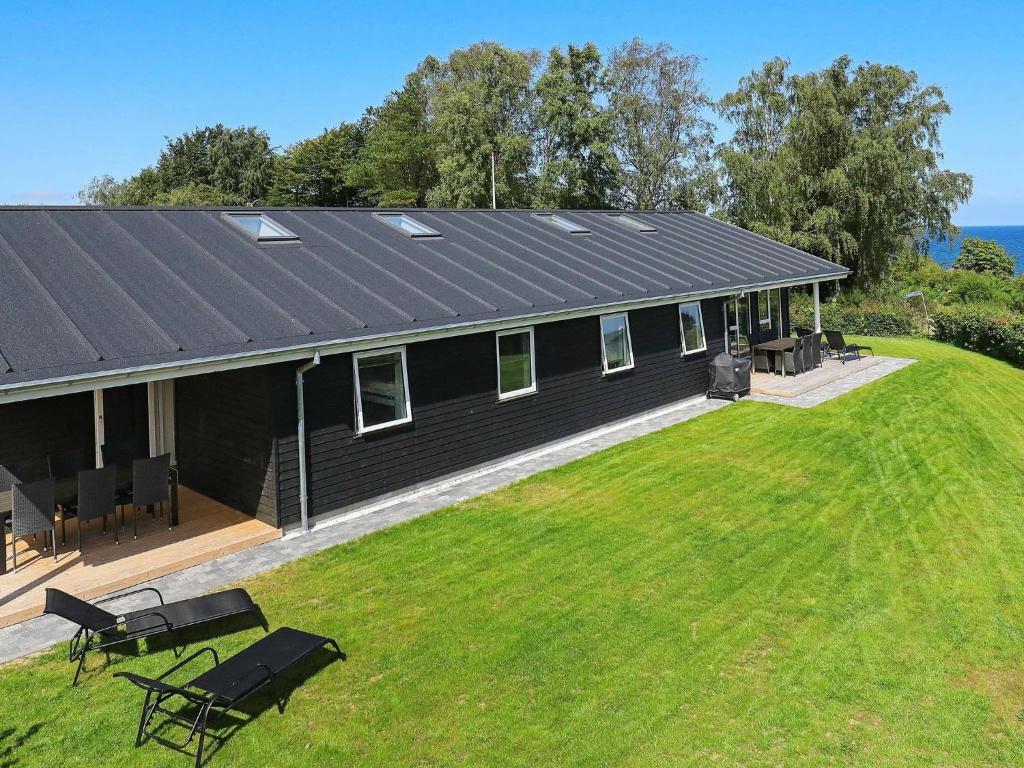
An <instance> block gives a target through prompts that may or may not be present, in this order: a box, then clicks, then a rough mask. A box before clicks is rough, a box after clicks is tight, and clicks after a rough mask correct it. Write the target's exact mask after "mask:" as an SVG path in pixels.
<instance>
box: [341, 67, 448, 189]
mask: <svg viewBox="0 0 1024 768" xmlns="http://www.w3.org/2000/svg"><path fill="white" fill-rule="evenodd" d="M364 123H365V124H366V126H367V127H366V139H365V141H364V143H363V146H362V149H361V150H360V152H359V156H358V158H357V159H356V162H355V163H354V164H353V166H352V167H351V168H350V169H349V173H348V184H349V185H350V186H352V187H359V188H362V189H363V190H364V192H365V194H366V196H367V197H368V198H370V199H371V200H372V201H373V202H374V203H375V204H376V205H380V206H388V207H395V206H416V207H423V206H425V205H426V204H427V194H428V192H429V191H430V190H431V188H432V187H433V186H434V185H435V184H436V183H437V162H436V159H435V152H434V142H433V135H432V133H431V132H430V130H429V126H428V122H427V92H426V87H425V86H424V84H423V82H422V78H421V77H419V76H417V75H416V74H415V73H414V74H412V75H410V76H409V77H407V78H406V81H405V87H404V88H403V89H402V90H400V91H394V92H393V93H392V94H391V95H389V96H388V97H387V98H386V99H385V100H384V103H383V104H382V105H381V106H379V107H370V108H369V109H368V110H366V116H365V117H364Z"/></svg>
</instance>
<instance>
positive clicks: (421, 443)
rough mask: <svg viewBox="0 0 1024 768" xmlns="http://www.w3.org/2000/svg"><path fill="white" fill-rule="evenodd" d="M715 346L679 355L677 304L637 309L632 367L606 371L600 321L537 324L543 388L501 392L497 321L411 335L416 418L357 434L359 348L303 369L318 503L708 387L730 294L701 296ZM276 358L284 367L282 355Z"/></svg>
mask: <svg viewBox="0 0 1024 768" xmlns="http://www.w3.org/2000/svg"><path fill="white" fill-rule="evenodd" d="M702 309H703V315H704V326H705V333H706V336H707V341H708V350H707V352H699V353H696V354H692V355H687V356H686V357H685V358H684V357H682V356H681V355H680V336H679V318H678V314H677V309H676V307H675V306H666V307H654V308H650V309H642V310H637V311H633V312H630V313H629V321H630V335H631V338H632V347H633V356H634V360H635V367H634V369H633V370H630V371H624V372H621V373H612V374H608V375H602V371H601V341H600V321H599V319H598V317H596V316H594V317H586V318H579V319H573V320H566V321H562V322H556V323H544V324H540V325H537V326H535V328H534V344H535V354H536V371H537V392H536V393H534V394H531V395H526V396H523V397H519V398H515V399H510V400H504V401H501V400H499V399H498V394H497V370H496V359H495V354H496V353H495V341H494V338H495V337H494V334H493V333H481V334H472V335H466V336H457V337H451V338H447V339H438V340H435V341H428V342H422V343H419V344H412V345H409V346H408V347H407V359H408V373H409V389H410V397H411V400H412V415H413V420H412V423H411V424H407V425H403V426H400V427H396V428H394V429H386V430H382V431H380V432H374V433H370V434H367V435H363V436H356V435H355V434H354V421H355V414H354V405H353V401H354V395H353V377H352V359H351V356H349V355H337V356H331V357H326V358H324V359H323V361H322V362H321V364H320V366H318V367H317V368H315V369H314V370H312V371H311V372H310V373H308V374H306V386H305V402H306V426H307V450H308V472H309V475H308V477H309V481H310V482H309V492H310V511H311V513H312V514H318V513H323V512H328V511H331V510H333V509H337V508H339V507H343V506H346V505H349V504H352V503H355V502H358V501H363V500H366V499H369V498H372V497H375V496H379V495H382V494H385V493H390V492H394V491H396V490H400V489H402V488H404V487H408V486H410V485H414V484H416V483H420V482H423V481H426V480H430V479H432V478H436V477H439V476H442V475H445V474H448V473H451V472H455V471H458V470H461V469H465V468H468V467H471V466H473V465H476V464H480V463H484V462H487V461H492V460H495V459H498V458H501V457H502V456H507V455H509V454H512V453H515V452H517V451H521V450H525V449H528V448H531V447H534V446H537V445H540V444H542V443H545V442H548V441H550V440H555V439H558V438H562V437H565V436H568V435H571V434H574V433H577V432H581V431H585V430H587V429H592V428H595V427H598V426H601V425H602V424H607V423H609V422H612V421H615V420H617V419H622V418H626V417H629V416H631V415H634V414H636V413H640V412H642V411H645V410H649V409H652V408H657V407H659V406H662V405H666V404H668V403H672V402H676V401H678V400H682V399H685V398H687V397H692V396H694V395H698V394H701V393H703V392H704V391H705V389H706V387H707V360H708V358H709V357H710V356H713V355H715V354H717V353H718V352H720V351H721V350H722V346H723V340H722V336H723V333H722V310H721V301H720V300H717V299H714V300H708V301H704V302H703V303H702ZM275 368H277V367H275ZM292 373H293V368H292V367H288V368H285V369H283V370H279V371H278V372H277V373H276V374H275V379H274V380H275V402H276V404H277V405H276V407H275V413H276V416H277V429H278V436H279V440H278V446H277V450H278V490H279V494H280V498H279V508H280V512H281V520H282V522H285V523H287V522H294V521H296V520H298V517H299V503H298V455H297V450H296V440H295V407H294V390H293V389H292V376H291V374H292Z"/></svg>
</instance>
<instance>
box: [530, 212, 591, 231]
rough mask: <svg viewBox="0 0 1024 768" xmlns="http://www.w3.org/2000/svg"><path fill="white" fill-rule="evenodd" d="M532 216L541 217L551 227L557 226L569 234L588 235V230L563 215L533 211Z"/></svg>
mask: <svg viewBox="0 0 1024 768" xmlns="http://www.w3.org/2000/svg"><path fill="white" fill-rule="evenodd" d="M533 215H534V216H537V217H538V218H541V219H543V220H544V221H546V222H548V223H549V224H550V225H551V226H553V227H558V228H559V229H560V230H562V231H563V232H568V233H569V234H570V235H589V234H590V230H589V229H587V228H586V227H584V226H580V225H579V224H577V223H576V222H574V221H569V220H568V219H567V218H565V217H563V216H558V215H556V214H554V213H535V214H533Z"/></svg>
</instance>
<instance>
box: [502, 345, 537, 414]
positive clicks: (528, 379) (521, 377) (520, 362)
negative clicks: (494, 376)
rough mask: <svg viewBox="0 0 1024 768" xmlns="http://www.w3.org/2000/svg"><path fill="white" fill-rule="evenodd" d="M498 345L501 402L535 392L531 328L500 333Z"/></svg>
mask: <svg viewBox="0 0 1024 768" xmlns="http://www.w3.org/2000/svg"><path fill="white" fill-rule="evenodd" d="M497 345H498V397H499V398H500V399H502V400H504V399H506V398H510V397H518V396H519V395H528V394H530V393H531V392H536V391H537V374H536V371H535V369H534V363H533V328H526V329H519V330H515V331H500V332H499V333H498V335H497Z"/></svg>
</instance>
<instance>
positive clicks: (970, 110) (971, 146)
mask: <svg viewBox="0 0 1024 768" xmlns="http://www.w3.org/2000/svg"><path fill="white" fill-rule="evenodd" d="M0 18H2V19H3V22H4V23H3V28H4V43H3V45H2V46H0V74H2V83H3V84H2V85H0V93H2V103H3V111H2V115H3V119H2V120H0V203H69V202H74V194H75V192H76V191H77V190H78V189H79V188H81V187H82V186H84V185H85V184H86V182H87V181H88V180H89V179H90V178H91V177H93V176H95V175H98V174H101V173H111V174H113V175H115V176H117V177H122V176H125V175H128V174H131V173H134V172H135V171H136V170H138V169H139V168H140V167H141V166H143V165H145V164H148V163H151V162H153V161H154V160H155V158H156V156H157V153H158V152H159V150H160V147H161V145H162V144H163V137H164V136H165V135H168V136H176V135H178V134H180V133H182V132H183V131H186V130H189V129H191V128H193V127H195V126H197V125H206V124H212V123H217V122H223V123H225V124H227V125H240V124H246V125H258V126H260V127H262V128H264V129H265V130H267V131H268V132H269V134H270V136H271V139H272V140H273V142H274V143H275V144H276V145H281V146H284V145H287V144H289V143H291V142H293V141H295V140H297V139H300V138H304V137H307V136H310V135H313V134H316V133H318V132H319V131H321V130H322V129H323V128H325V127H327V126H331V125H335V124H337V123H338V122H340V121H342V120H353V119H355V118H357V117H359V115H360V113H361V112H362V110H363V108H364V107H365V106H366V105H368V104H374V103H378V102H379V101H380V100H381V99H382V98H383V97H384V95H385V94H387V93H388V91H390V90H393V89H395V88H398V87H400V85H401V82H402V78H403V76H404V75H405V73H406V72H408V71H409V70H410V69H412V68H413V67H415V66H416V64H417V62H419V61H420V60H421V59H422V58H423V57H424V56H426V55H427V54H431V53H432V54H436V55H443V54H445V53H446V52H448V51H449V50H451V49H453V48H457V47H461V46H465V45H467V44H469V43H472V42H475V41H478V40H482V39H491V40H497V41H499V42H501V43H503V44H505V45H508V46H512V47H520V48H527V47H530V48H538V49H541V50H546V49H548V48H550V47H551V46H553V45H559V44H565V43H567V42H577V43H580V42H585V41H587V40H593V41H594V42H596V43H597V44H598V45H599V46H601V48H602V49H605V50H606V49H608V48H610V47H612V46H613V45H616V44H617V43H619V42H621V41H623V40H624V39H627V38H629V37H632V36H634V35H639V36H641V37H643V38H645V39H647V40H651V41H657V40H664V41H666V42H668V43H670V44H671V45H672V46H674V47H675V48H676V49H677V50H678V51H682V52H689V53H695V54H697V55H699V56H701V57H703V58H704V60H705V63H704V68H703V72H704V80H705V84H706V86H707V88H708V90H709V92H710V93H711V95H712V96H715V97H717V96H720V95H721V94H723V93H724V92H726V91H727V90H729V89H731V88H733V87H734V86H735V84H736V82H737V80H738V78H739V77H740V76H742V75H743V74H745V73H747V72H748V71H749V70H751V69H752V68H754V67H755V66H757V65H758V64H759V63H760V62H761V61H763V60H764V59H766V58H768V57H771V56H775V55H783V56H787V57H789V58H790V59H791V60H792V62H793V66H794V69H796V70H800V71H802V70H807V69H812V68H820V67H822V66H824V65H826V64H827V63H828V62H830V61H831V60H832V59H833V58H834V57H835V56H837V55H839V54H841V53H848V54H850V55H851V56H852V57H853V58H854V60H855V61H863V60H870V61H879V62H884V63H895V64H899V65H901V66H904V67H908V68H912V69H914V70H916V71H917V72H918V74H919V75H920V78H921V80H922V82H925V83H936V84H938V85H940V86H941V87H942V88H943V89H944V91H945V93H946V97H947V99H948V100H949V101H950V102H951V104H952V105H953V114H952V115H951V116H950V117H949V118H948V119H947V121H946V123H945V126H944V130H943V139H944V145H945V153H946V164H947V166H948V167H950V168H953V169H956V170H962V171H967V172H970V173H972V174H973V175H974V178H975V194H974V198H973V199H972V200H971V202H970V203H969V204H968V205H967V206H965V207H964V208H962V209H961V211H960V212H959V213H958V215H957V216H956V221H957V223H959V224H1024V183H1021V177H1022V171H1024V142H1022V141H1021V140H1020V132H1021V126H1022V125H1024V53H1022V52H1021V48H1020V40H1021V37H1022V33H1024V4H1021V3H1014V4H1011V3H973V4H971V3H962V2H958V3H951V2H899V1H898V0H892V1H890V2H882V3H862V4H859V5H856V4H854V3H829V2H820V0H819V1H818V2H808V3H796V2H790V3H771V2H764V0H757V1H755V2H728V1H727V0H725V1H722V2H717V3H709V2H706V0H704V1H703V2H700V3H680V2H675V3H673V2H656V1H653V0H648V1H647V2H622V0H615V1H614V2H609V1H606V0H591V1H590V2H587V3H585V4H580V5H576V4H568V3H566V4H559V3H554V2H536V3H535V2H531V1H530V0H515V2H486V3H480V2H451V3H444V4H441V3H430V2H419V3H406V2H388V3H374V2H361V3H360V2H344V3H343V2H332V3H324V4H322V5H320V4H306V3H286V2H280V3H259V2H255V1H253V0H250V2H244V3H243V2H226V1H224V0H221V1H219V2H216V3H211V2H203V3H198V2H196V3H193V2H174V3H166V4H161V5H158V4H156V3H144V2H143V3H140V2H118V1H117V0H106V1H105V2H103V3H81V2H79V3H60V2H51V3H22V2H18V1H17V0H15V1H14V2H12V0H7V2H5V3H4V5H3V10H2V11H0Z"/></svg>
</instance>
